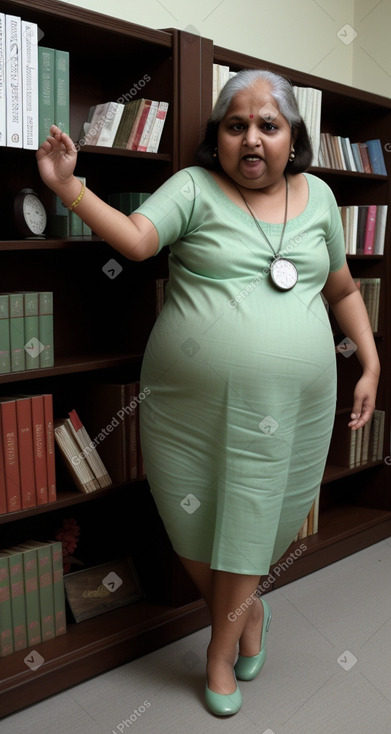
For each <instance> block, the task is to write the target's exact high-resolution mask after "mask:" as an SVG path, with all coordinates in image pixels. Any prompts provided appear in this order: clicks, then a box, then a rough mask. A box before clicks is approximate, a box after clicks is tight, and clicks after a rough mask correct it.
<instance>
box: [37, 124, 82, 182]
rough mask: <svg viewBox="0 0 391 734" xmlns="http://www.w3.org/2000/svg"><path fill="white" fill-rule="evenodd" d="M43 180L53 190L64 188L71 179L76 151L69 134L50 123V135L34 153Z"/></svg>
mask: <svg viewBox="0 0 391 734" xmlns="http://www.w3.org/2000/svg"><path fill="white" fill-rule="evenodd" d="M36 157H37V163H38V169H39V173H40V176H41V178H42V180H43V182H44V183H45V184H46V185H47V186H48V187H49V188H50V189H52V190H53V191H55V192H57V189H64V187H66V186H67V184H69V183H70V182H71V181H72V179H73V172H74V170H75V166H76V160H77V151H76V148H75V145H74V143H73V141H72V140H71V138H70V137H69V135H67V134H66V133H64V132H62V130H60V128H59V127H57V126H56V125H52V126H51V128H50V135H49V136H48V137H47V139H46V140H45V141H44V142H43V143H42V145H41V146H40V148H39V149H38V150H37V153H36Z"/></svg>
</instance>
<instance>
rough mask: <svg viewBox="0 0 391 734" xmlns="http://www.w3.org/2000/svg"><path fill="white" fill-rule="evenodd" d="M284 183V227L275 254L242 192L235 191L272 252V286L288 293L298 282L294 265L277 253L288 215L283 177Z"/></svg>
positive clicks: (279, 249)
mask: <svg viewBox="0 0 391 734" xmlns="http://www.w3.org/2000/svg"><path fill="white" fill-rule="evenodd" d="M284 178H285V183H286V196H285V215H284V225H283V228H282V232H281V238H280V244H279V247H278V250H277V252H276V251H275V249H274V247H273V245H272V244H271V242H270V241H269V239H268V238H267V237H266V234H265V232H264V231H263V229H262V227H261V225H260V224H259V222H258V219H257V218H256V216H255V214H254V212H253V211H252V209H251V207H250V205H249V204H248V202H247V201H246V199H245V198H244V196H243V194H242V192H241V191H240V189H239V187H238V186H236V184H235V187H236V188H237V190H238V191H239V194H240V196H241V197H242V199H243V201H244V203H245V205H246V207H247V209H248V210H249V212H250V214H251V216H252V218H253V220H254V222H255V224H256V225H257V227H258V229H259V231H260V232H261V234H262V235H263V237H264V238H265V240H266V242H267V244H268V245H269V247H270V249H271V251H272V252H273V255H274V258H273V260H272V261H271V263H270V277H271V279H272V281H273V283H274V285H275V286H276V287H277V288H279V290H281V291H289V290H290V289H291V288H293V287H294V286H295V285H296V283H297V281H298V278H299V276H298V274H297V269H296V265H294V263H293V262H292V261H291V260H288V258H286V257H282V256H281V255H280V254H279V253H280V251H281V247H282V241H283V239H284V233H285V227H286V222H287V215H288V179H287V177H286V176H285V177H284Z"/></svg>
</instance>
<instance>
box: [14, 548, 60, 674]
mask: <svg viewBox="0 0 391 734" xmlns="http://www.w3.org/2000/svg"><path fill="white" fill-rule="evenodd" d="M65 632H66V617H65V593H64V582H63V564H62V543H60V542H52V543H41V542H39V541H34V540H30V541H28V542H26V543H22V544H20V545H17V546H13V547H11V548H7V549H5V550H3V551H1V552H0V657H5V656H7V655H11V654H12V653H13V652H18V651H19V650H24V649H25V648H26V647H34V646H35V645H39V643H40V642H46V641H47V640H51V639H53V637H59V636H60V635H63V634H65ZM40 657H42V656H40ZM25 662H26V664H27V665H29V667H31V668H32V670H34V662H37V661H36V660H35V658H34V656H32V657H31V658H30V662H29V660H28V659H27V660H26V661H25ZM42 662H43V661H42Z"/></svg>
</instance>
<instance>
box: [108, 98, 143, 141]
mask: <svg viewBox="0 0 391 734" xmlns="http://www.w3.org/2000/svg"><path fill="white" fill-rule="evenodd" d="M141 102H142V100H141V99H133V100H131V101H130V102H127V103H126V104H125V109H124V111H123V113H122V117H121V121H120V124H119V126H118V130H117V133H116V135H115V138H114V142H113V147H114V148H126V144H127V142H128V140H129V135H130V133H131V131H132V127H133V123H134V121H135V119H136V115H137V111H138V108H139V107H140V105H141Z"/></svg>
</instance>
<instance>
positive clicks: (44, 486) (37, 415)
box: [30, 395, 48, 505]
mask: <svg viewBox="0 0 391 734" xmlns="http://www.w3.org/2000/svg"><path fill="white" fill-rule="evenodd" d="M30 400H31V417H32V427H33V447H34V468H35V491H36V496H37V505H45V504H46V503H47V502H48V476H47V468H46V438H45V411H44V402H43V395H33V396H32V397H31V398H30Z"/></svg>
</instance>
